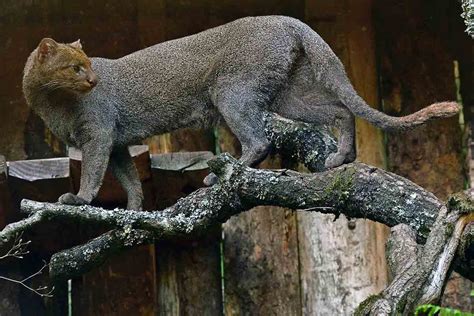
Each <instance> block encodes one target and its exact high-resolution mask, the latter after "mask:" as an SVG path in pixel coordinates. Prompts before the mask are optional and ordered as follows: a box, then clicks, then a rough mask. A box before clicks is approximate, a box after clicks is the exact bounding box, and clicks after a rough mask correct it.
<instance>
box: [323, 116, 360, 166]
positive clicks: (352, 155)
mask: <svg viewBox="0 0 474 316" xmlns="http://www.w3.org/2000/svg"><path fill="white" fill-rule="evenodd" d="M344 112H346V113H344V114H342V115H340V116H338V117H336V127H337V128H338V129H339V139H338V144H337V152H335V153H333V154H330V155H329V157H328V158H326V161H325V163H324V166H325V167H326V168H327V169H331V168H335V167H339V166H340V165H342V164H344V163H351V162H353V161H354V160H355V159H356V150H355V148H356V147H355V146H356V145H355V118H354V115H353V114H352V113H351V112H350V111H349V110H347V111H344Z"/></svg>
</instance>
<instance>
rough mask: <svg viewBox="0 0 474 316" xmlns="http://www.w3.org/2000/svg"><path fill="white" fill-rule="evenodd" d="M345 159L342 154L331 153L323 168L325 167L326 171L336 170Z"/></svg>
mask: <svg viewBox="0 0 474 316" xmlns="http://www.w3.org/2000/svg"><path fill="white" fill-rule="evenodd" d="M345 159H346V156H344V155H343V154H340V153H332V154H330V155H329V156H328V157H327V158H326V161H325V162H324V166H325V167H326V169H332V168H336V167H339V166H340V165H342V164H343V163H344V160H345Z"/></svg>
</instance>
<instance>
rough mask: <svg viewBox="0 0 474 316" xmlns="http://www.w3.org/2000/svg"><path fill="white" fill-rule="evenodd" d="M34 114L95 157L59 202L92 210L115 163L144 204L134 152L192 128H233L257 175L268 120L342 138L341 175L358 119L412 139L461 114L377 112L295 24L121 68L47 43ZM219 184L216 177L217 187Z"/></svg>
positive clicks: (144, 53) (217, 33) (117, 62)
mask: <svg viewBox="0 0 474 316" xmlns="http://www.w3.org/2000/svg"><path fill="white" fill-rule="evenodd" d="M23 92H24V95H25V98H26V100H27V103H28V105H29V106H30V107H31V108H32V109H33V110H34V111H35V112H36V113H38V115H39V116H40V117H41V118H42V119H43V120H44V121H45V123H46V125H47V126H48V127H49V128H50V129H51V130H52V132H53V133H54V134H56V135H57V136H58V137H59V138H60V139H61V140H63V141H64V142H66V143H67V144H69V145H72V146H75V147H78V148H80V149H81V150H82V152H83V166H82V174H81V184H80V190H79V192H78V194H77V195H75V194H72V193H66V194H64V195H62V196H61V197H60V198H59V202H61V203H65V204H73V205H80V204H88V203H90V202H91V201H92V200H93V199H94V198H95V197H96V195H97V193H98V191H99V187H100V186H101V183H102V180H103V177H104V174H105V171H106V169H107V165H108V163H110V164H109V165H110V168H111V169H112V171H113V173H114V174H115V176H116V177H117V179H118V180H119V181H120V183H121V185H122V186H123V187H124V189H125V191H126V192H127V195H128V204H127V208H128V209H136V210H137V209H140V208H141V205H142V200H143V193H142V189H141V184H140V181H139V178H138V174H137V170H136V168H135V166H134V164H133V161H132V159H131V157H130V154H129V152H128V149H127V146H128V145H129V144H132V143H137V142H139V141H141V140H143V139H144V138H146V137H149V136H151V135H157V134H162V133H166V132H170V131H173V130H176V129H179V128H184V127H197V128H204V127H209V126H212V125H213V124H215V123H216V122H218V121H219V120H220V119H223V120H224V121H225V122H226V123H227V125H228V126H229V128H230V129H231V130H232V132H233V133H234V134H235V135H236V136H237V138H238V139H239V141H240V143H241V145H242V157H241V158H240V160H241V161H242V162H243V163H244V164H246V165H248V166H255V165H257V164H258V163H259V162H261V161H262V160H263V159H264V158H265V157H266V156H267V154H268V151H269V147H270V144H269V141H268V139H267V138H266V137H265V133H264V122H263V113H264V112H265V111H272V112H275V113H278V114H279V115H281V116H283V117H286V118H289V119H292V120H298V121H303V122H307V123H314V124H325V125H330V126H336V127H337V128H338V129H339V130H340V136H339V138H338V150H337V152H336V153H334V154H332V155H331V156H329V157H328V158H327V160H326V163H325V165H326V167H327V168H334V167H337V166H339V165H341V164H344V163H349V162H352V161H354V159H355V158H356V153H355V146H354V138H355V135H354V133H355V130H354V115H356V116H359V117H362V118H363V119H365V120H367V121H369V122H370V123H372V124H373V125H375V126H377V127H379V128H381V129H384V130H407V129H410V128H413V127H415V126H417V125H420V124H423V123H425V122H427V121H429V120H432V119H436V118H444V117H449V116H452V115H455V114H456V113H457V112H458V111H459V108H458V105H457V104H456V103H454V102H442V103H435V104H432V105H430V106H428V107H426V108H424V109H422V110H420V111H418V112H416V113H414V114H411V115H408V116H404V117H391V116H388V115H386V114H384V113H382V112H379V111H377V110H375V109H373V108H371V107H370V106H368V105H367V104H366V102H365V101H364V100H363V99H362V98H361V97H360V96H359V95H358V94H357V92H356V91H355V90H354V88H353V86H352V84H351V83H350V81H349V79H348V77H347V75H346V73H345V71H344V67H343V65H342V63H341V62H340V60H339V59H338V58H337V57H336V55H335V54H334V52H333V51H332V50H331V48H330V47H329V46H328V45H327V44H326V43H325V42H324V40H323V39H322V38H321V37H320V36H319V35H318V34H317V33H316V32H315V31H313V30H312V29H311V28H310V27H309V26H307V25H306V24H304V23H302V22H301V21H299V20H296V19H294V18H290V17H284V16H262V17H247V18H242V19H239V20H236V21H233V22H230V23H228V24H225V25H222V26H218V27H215V28H212V29H209V30H206V31H203V32H201V33H197V34H195V35H191V36H187V37H183V38H179V39H176V40H171V41H168V42H164V43H160V44H157V45H154V46H151V47H148V48H145V49H142V50H139V51H137V52H134V53H132V54H130V55H127V56H124V57H122V58H119V59H105V58H96V57H94V58H89V57H87V55H86V54H85V53H84V51H83V50H82V47H81V44H80V42H79V41H76V42H74V43H71V44H61V43H57V42H55V41H54V40H53V39H50V38H45V39H43V40H41V42H40V43H39V45H38V47H37V48H36V49H35V50H34V51H33V52H32V53H31V55H30V56H29V58H28V60H27V62H26V66H25V69H24V77H23ZM215 181H216V178H215V176H214V175H212V174H211V175H209V176H208V177H207V178H206V179H205V182H206V183H207V184H212V183H214V182H215Z"/></svg>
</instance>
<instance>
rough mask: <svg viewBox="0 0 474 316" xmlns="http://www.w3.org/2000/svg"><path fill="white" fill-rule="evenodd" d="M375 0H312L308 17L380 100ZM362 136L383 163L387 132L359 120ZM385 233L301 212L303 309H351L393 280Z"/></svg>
mask: <svg viewBox="0 0 474 316" xmlns="http://www.w3.org/2000/svg"><path fill="white" fill-rule="evenodd" d="M372 3H373V1H372V0H358V1H355V0H351V1H344V2H325V1H316V0H314V1H307V2H306V15H305V20H306V21H308V23H309V25H310V26H311V27H313V28H314V29H315V30H316V31H317V32H318V33H319V34H320V35H321V36H322V38H323V39H324V40H325V41H326V42H328V44H329V45H330V46H331V47H332V48H333V50H334V51H335V53H336V54H337V55H338V57H339V58H340V59H341V61H342V62H343V64H344V66H345V68H346V71H347V73H348V75H349V77H350V79H351V81H352V83H353V85H354V87H355V88H356V90H357V91H358V93H359V94H360V95H361V96H362V97H363V98H364V99H365V100H366V101H367V102H368V103H369V104H371V105H372V106H377V103H378V93H377V73H376V68H377V67H376V57H375V39H374V29H373V25H372V17H371V8H372ZM356 136H357V139H356V142H357V159H358V160H360V161H364V162H366V163H369V164H372V165H376V166H383V165H384V145H383V135H382V133H381V132H380V131H378V130H377V129H375V128H374V127H373V126H370V125H369V124H368V123H366V122H364V121H362V120H357V122H356ZM349 224H350V226H349ZM354 226H355V228H354ZM349 227H351V228H349ZM385 238H386V228H384V227H383V226H382V225H379V224H375V223H371V222H368V221H363V220H357V221H354V222H351V223H349V222H348V220H347V219H346V218H340V219H338V220H337V221H335V222H334V221H333V217H332V216H327V215H322V214H308V213H301V214H298V240H299V250H300V252H299V255H300V257H299V258H300V265H301V267H300V274H301V285H302V305H303V314H304V315H348V314H351V313H352V312H353V311H354V308H355V307H356V306H357V305H358V304H359V303H360V302H361V301H362V300H363V299H365V298H366V297H367V296H369V295H370V294H374V293H377V292H378V291H380V290H382V289H383V287H384V286H385V284H386V282H387V270H386V263H385V251H384V243H385ZM347 253H351V254H352V255H351V256H349V257H348V256H347Z"/></svg>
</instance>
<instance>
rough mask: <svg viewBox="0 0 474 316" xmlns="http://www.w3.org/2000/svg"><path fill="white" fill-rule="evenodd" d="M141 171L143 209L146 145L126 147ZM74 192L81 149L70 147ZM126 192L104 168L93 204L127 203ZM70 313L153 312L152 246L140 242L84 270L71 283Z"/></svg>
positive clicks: (149, 191) (147, 188)
mask: <svg viewBox="0 0 474 316" xmlns="http://www.w3.org/2000/svg"><path fill="white" fill-rule="evenodd" d="M129 151H130V154H131V155H132V158H133V161H134V163H135V166H136V167H137V169H138V173H139V175H140V181H141V182H142V187H143V192H144V196H145V202H144V209H148V210H150V209H151V208H152V206H153V202H154V200H155V198H154V192H153V181H152V177H151V169H150V155H149V152H148V147H147V146H131V147H130V148H129ZM69 158H70V167H71V179H72V184H73V192H77V190H78V189H79V180H80V175H81V159H82V155H81V152H80V151H78V150H77V149H70V151H69ZM126 201H127V196H126V193H125V191H124V190H123V189H122V188H121V186H120V184H119V183H118V181H117V180H116V179H115V177H114V176H113V175H112V172H111V171H110V170H107V173H106V175H105V178H104V181H103V183H102V186H101V189H100V191H99V195H98V197H97V198H96V200H95V202H94V204H98V205H100V206H107V207H109V208H114V207H124V206H126ZM98 232H103V230H102V229H100V228H98V227H92V228H91V229H89V230H88V229H85V228H83V229H82V236H81V238H82V239H87V238H91V237H92V236H96V235H97V234H98ZM72 290H73V300H72V311H73V315H94V314H100V315H130V314H133V315H151V314H153V313H155V307H156V304H155V296H156V285H155V254H154V247H153V246H142V247H138V248H135V249H132V250H130V251H128V252H127V253H125V254H122V255H120V256H118V257H114V258H111V259H110V260H109V261H108V262H107V263H105V264H104V265H103V266H101V267H99V268H97V269H95V270H93V271H91V272H89V273H86V274H85V275H84V276H82V277H81V278H77V279H74V280H73V283H72Z"/></svg>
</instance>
